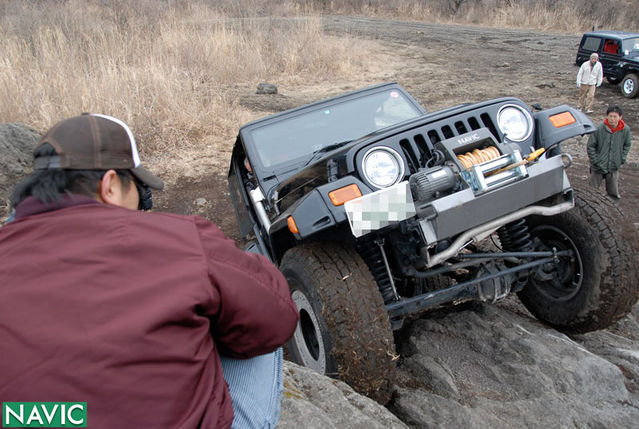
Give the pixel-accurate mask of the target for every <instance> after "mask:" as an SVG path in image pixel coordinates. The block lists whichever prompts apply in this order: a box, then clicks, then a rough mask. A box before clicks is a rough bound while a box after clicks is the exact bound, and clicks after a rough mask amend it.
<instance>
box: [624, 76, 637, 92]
mask: <svg viewBox="0 0 639 429" xmlns="http://www.w3.org/2000/svg"><path fill="white" fill-rule="evenodd" d="M634 89H635V81H634V80H633V79H626V81H625V82H624V83H623V92H625V93H626V94H631V93H632V91H634Z"/></svg>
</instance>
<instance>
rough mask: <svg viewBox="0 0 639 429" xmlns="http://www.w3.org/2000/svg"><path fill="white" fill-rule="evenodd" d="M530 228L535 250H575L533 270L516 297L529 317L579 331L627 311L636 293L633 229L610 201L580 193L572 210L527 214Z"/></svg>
mask: <svg viewBox="0 0 639 429" xmlns="http://www.w3.org/2000/svg"><path fill="white" fill-rule="evenodd" d="M529 226H530V227H532V229H531V235H532V236H533V238H534V245H535V250H552V249H553V248H554V249H557V250H560V251H561V250H571V251H572V252H573V253H572V256H571V257H560V258H559V262H558V263H550V264H547V265H545V266H543V267H541V268H540V269H539V270H537V271H536V272H533V273H532V274H531V276H530V279H529V281H528V284H527V285H526V286H525V287H524V289H523V290H522V291H521V292H520V293H519V298H520V300H521V302H522V303H523V304H524V306H526V308H528V310H529V311H530V312H531V313H532V314H533V315H535V316H536V317H537V318H538V319H540V320H543V321H545V322H547V323H549V324H551V325H553V326H554V327H556V328H558V329H560V330H562V331H565V332H568V333H583V332H589V331H594V330H597V329H603V328H606V327H608V326H610V325H611V324H613V323H614V322H616V321H617V320H619V319H620V318H621V317H623V316H625V315H626V314H628V312H629V311H630V310H631V309H632V306H633V305H634V303H635V302H636V301H637V296H638V293H639V287H637V283H636V279H637V278H638V275H639V271H638V269H639V268H638V266H637V263H636V260H635V259H636V258H635V256H634V253H633V249H631V248H630V246H629V241H630V240H632V239H634V238H635V236H636V232H635V231H633V230H632V229H631V228H633V226H632V224H629V223H626V222H625V221H624V217H623V215H622V213H621V212H620V211H619V209H618V208H617V207H616V206H615V205H614V204H613V203H612V202H611V201H610V200H609V199H607V198H606V197H604V196H603V195H601V194H599V193H597V192H593V193H589V194H586V193H580V194H579V195H578V196H577V197H576V198H575V208H574V209H572V210H570V211H568V212H564V213H561V214H559V215H557V216H552V217H544V216H533V217H530V218H529ZM624 228H625V230H624ZM624 236H625V239H624Z"/></svg>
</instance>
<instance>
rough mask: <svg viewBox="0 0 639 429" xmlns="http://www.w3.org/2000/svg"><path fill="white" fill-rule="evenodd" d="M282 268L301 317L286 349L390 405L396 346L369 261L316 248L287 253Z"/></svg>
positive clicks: (337, 248) (345, 250)
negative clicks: (366, 262) (369, 267)
mask: <svg viewBox="0 0 639 429" xmlns="http://www.w3.org/2000/svg"><path fill="white" fill-rule="evenodd" d="M280 269H281V270H282V272H283V273H284V276H285V277H286V280H287V281H288V284H289V287H290V289H291V294H292V297H293V300H294V301H295V303H296V305H297V307H298V310H299V312H300V322H299V323H298V326H297V329H296V330H295V334H294V335H293V338H292V339H291V340H290V341H289V342H288V344H287V351H288V354H289V356H290V358H291V360H293V361H294V362H295V363H298V364H300V365H304V366H307V367H310V368H313V369H315V370H316V371H317V372H319V373H322V374H326V375H329V376H331V377H337V378H339V379H341V380H343V381H345V382H346V383H348V384H349V385H350V386H351V387H353V388H354V389H355V390H356V391H358V392H360V393H362V394H364V395H366V396H368V397H370V398H372V399H374V400H376V401H377V402H379V403H381V404H386V403H387V402H388V401H389V400H390V397H391V393H392V392H391V388H392V385H393V381H394V378H395V362H394V359H395V344H394V342H393V333H392V331H391V326H390V322H389V319H388V313H387V312H386V309H385V307H384V303H383V301H382V297H381V294H380V292H379V290H378V288H377V284H376V283H375V280H374V279H373V276H372V275H371V274H370V271H369V270H368V267H367V266H366V264H365V263H364V261H363V260H362V259H361V258H360V256H359V255H358V254H357V253H356V252H355V250H353V249H351V248H350V247H347V246H345V245H342V244H338V243H314V244H308V245H302V246H298V247H294V248H292V249H290V250H289V251H288V252H286V254H285V255H284V258H283V260H282V264H281V266H280Z"/></svg>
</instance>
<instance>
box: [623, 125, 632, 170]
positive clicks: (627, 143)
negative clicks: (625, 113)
mask: <svg viewBox="0 0 639 429" xmlns="http://www.w3.org/2000/svg"><path fill="white" fill-rule="evenodd" d="M626 127H627V125H626ZM631 145H632V138H631V137H630V128H628V132H626V133H624V142H623V152H622V155H621V163H622V164H625V163H626V158H628V152H630V146H631Z"/></svg>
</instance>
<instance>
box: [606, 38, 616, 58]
mask: <svg viewBox="0 0 639 429" xmlns="http://www.w3.org/2000/svg"><path fill="white" fill-rule="evenodd" d="M603 52H604V53H606V54H618V53H619V41H618V40H614V39H606V41H605V42H604V46H603Z"/></svg>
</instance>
